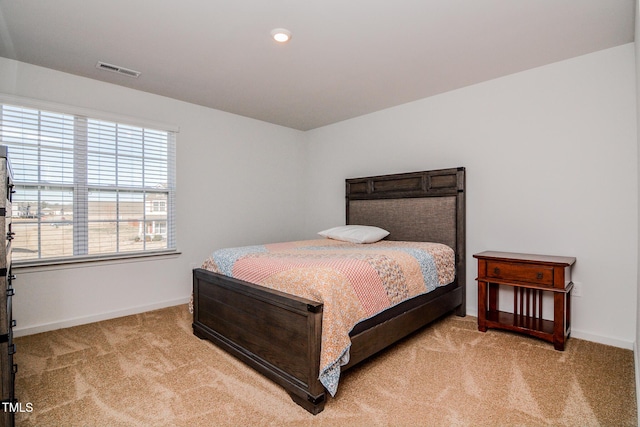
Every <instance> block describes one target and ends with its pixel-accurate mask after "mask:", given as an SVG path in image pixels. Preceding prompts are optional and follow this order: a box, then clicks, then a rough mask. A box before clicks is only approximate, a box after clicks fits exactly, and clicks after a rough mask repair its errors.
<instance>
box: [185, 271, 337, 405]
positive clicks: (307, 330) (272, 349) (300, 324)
mask: <svg viewBox="0 0 640 427" xmlns="http://www.w3.org/2000/svg"><path fill="white" fill-rule="evenodd" d="M193 298H194V301H193V302H194V305H193V306H194V313H193V332H194V334H195V335H196V336H198V337H200V338H205V339H208V340H210V341H212V342H213V343H214V344H216V345H218V346H219V347H220V348H222V349H224V350H226V351H227V352H229V353H230V354H232V355H234V356H235V357H237V358H238V359H240V360H242V361H243V362H245V363H246V364H247V365H249V366H251V367H253V368H254V369H256V370H257V371H258V372H260V373H262V374H263V375H265V376H266V377H268V378H270V379H271V380H272V381H274V382H276V383H277V384H280V385H281V386H282V387H284V389H285V390H286V391H287V392H288V393H289V394H290V395H291V397H292V398H293V400H294V401H295V402H296V403H298V404H299V405H300V406H302V407H303V408H305V409H306V410H307V411H309V412H311V413H312V414H317V413H319V412H320V411H322V410H323V409H324V404H325V389H324V387H323V386H322V384H321V383H320V381H319V380H318V377H319V369H320V342H321V327H322V304H319V303H317V302H314V301H311V300H307V299H305V298H299V297H296V296H293V295H288V294H284V293H282V292H278V291H275V290H271V289H267V288H263V287H260V286H256V285H253V284H250V283H247V282H243V281H240V280H235V279H232V278H229V277H224V276H220V275H218V274H216V273H212V272H210V271H207V270H203V269H194V270H193Z"/></svg>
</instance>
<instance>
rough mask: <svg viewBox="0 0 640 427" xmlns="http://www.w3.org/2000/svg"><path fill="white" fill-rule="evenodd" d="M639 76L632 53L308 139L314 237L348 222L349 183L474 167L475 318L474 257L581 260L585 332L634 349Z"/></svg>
mask: <svg viewBox="0 0 640 427" xmlns="http://www.w3.org/2000/svg"><path fill="white" fill-rule="evenodd" d="M634 67H635V65H634V45H633V44H627V45H624V46H620V47H616V48H613V49H608V50H604V51H600V52H597V53H593V54H590V55H586V56H582V57H578V58H574V59H571V60H567V61H563V62H559V63H555V64H551V65H548V66H544V67H541V68H537V69H533V70H529V71H526V72H522V73H518V74H514V75H510V76H507V77H503V78H500V79H496V80H492V81H489V82H485V83H482V84H478V85H474V86H470V87H467V88H463V89H460V90H456V91H452V92H449V93H445V94H442V95H438V96H434V97H431V98H427V99H423V100H420V101H417V102H413V103H410V104H406V105H402V106H399V107H395V108H391V109H388V110H384V111H381V112H378V113H374V114H370V115H367V116H363V117H359V118H356V119H352V120H348V121H345V122H342V123H338V124H335V125H331V126H326V127H323V128H320V129H316V130H313V131H310V132H307V133H306V134H305V135H304V137H305V139H306V141H307V145H308V151H307V156H308V160H307V161H308V163H309V167H308V171H309V172H308V174H307V179H308V182H307V186H308V188H313V189H314V192H313V193H312V194H311V195H310V197H309V198H308V200H307V201H306V204H307V207H306V213H307V217H306V218H307V225H306V229H307V233H308V234H309V235H312V234H313V232H315V231H317V230H320V229H323V228H326V227H329V226H332V225H335V224H339V223H343V222H344V196H343V191H344V179H345V178H349V177H357V176H366V175H377V174H385V173H396V172H407V171H418V170H425V169H434V168H448V167H457V166H464V167H466V169H467V259H468V264H467V278H468V281H467V289H468V292H467V295H468V297H467V309H468V313H470V314H473V315H475V314H477V291H476V289H477V288H476V283H475V280H474V279H475V277H476V273H477V269H476V264H475V262H474V261H475V259H474V258H473V257H472V255H473V254H474V253H477V252H480V251H483V250H502V251H513V252H525V253H542V254H553V255H567V256H575V257H576V258H577V262H576V264H575V266H574V269H573V273H574V274H573V279H574V281H575V282H580V283H582V286H583V296H582V297H574V298H573V316H572V318H573V333H572V335H573V336H575V337H582V338H586V339H591V340H595V341H600V342H605V343H609V344H613V345H618V346H622V347H626V348H632V346H633V342H634V341H635V339H636V326H635V323H636V312H637V307H636V305H637V303H636V301H637V286H638V285H637V284H638V280H637V278H638V268H637V264H638V176H637V171H638V156H637V151H638V143H637V135H636V126H635V123H636V97H635V80H634V79H635V76H634ZM390 84H392V83H391V82H390Z"/></svg>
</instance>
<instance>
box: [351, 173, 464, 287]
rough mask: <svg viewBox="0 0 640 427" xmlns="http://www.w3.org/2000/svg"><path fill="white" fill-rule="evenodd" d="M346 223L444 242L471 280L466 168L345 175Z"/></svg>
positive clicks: (461, 281) (460, 278) (394, 237)
mask: <svg viewBox="0 0 640 427" xmlns="http://www.w3.org/2000/svg"><path fill="white" fill-rule="evenodd" d="M346 185H347V188H346V205H347V218H346V219H347V224H360V225H375V226H378V227H381V228H384V229H385V230H387V231H389V236H388V237H387V239H389V240H402V241H421V242H437V243H444V244H446V245H448V246H449V247H451V248H453V250H454V251H455V253H456V272H457V274H456V277H457V280H458V284H459V286H461V287H462V288H463V289H464V287H465V286H466V275H465V267H466V265H465V263H466V257H465V253H466V245H465V242H466V233H465V225H466V211H465V168H463V167H459V168H452V169H439V170H432V171H423V172H411V173H401V174H394V175H380V176H371V177H365V178H352V179H347V180H346Z"/></svg>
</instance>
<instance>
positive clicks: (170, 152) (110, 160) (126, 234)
mask: <svg viewBox="0 0 640 427" xmlns="http://www.w3.org/2000/svg"><path fill="white" fill-rule="evenodd" d="M1 108H2V115H1V116H0V125H1V127H0V137H1V143H2V144H4V145H7V146H8V147H9V150H8V151H9V159H10V162H11V165H12V169H13V173H14V183H15V193H14V195H13V209H12V211H13V212H12V231H14V232H15V240H13V242H12V252H13V259H14V260H16V261H20V260H33V259H47V258H68V257H76V256H87V255H88V256H92V255H105V254H107V255H108V254H124V253H133V252H145V251H156V250H167V249H175V235H174V224H173V223H174V220H173V197H174V181H175V178H174V174H175V171H174V151H175V147H174V138H175V136H174V135H173V134H172V133H171V132H167V131H158V130H151V129H145V128H141V127H135V126H130V125H124V124H119V123H113V122H107V121H102V120H95V119H91V118H87V117H83V116H77V115H66V114H59V113H50V112H44V111H41V110H36V109H29V108H24V107H16V106H10V105H2V106H1Z"/></svg>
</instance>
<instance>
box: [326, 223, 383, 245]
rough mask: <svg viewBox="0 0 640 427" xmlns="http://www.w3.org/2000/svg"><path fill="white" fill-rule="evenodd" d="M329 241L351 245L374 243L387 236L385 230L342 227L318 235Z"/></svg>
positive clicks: (369, 227) (367, 226)
mask: <svg viewBox="0 0 640 427" xmlns="http://www.w3.org/2000/svg"><path fill="white" fill-rule="evenodd" d="M318 234H319V235H321V236H323V237H328V238H329V239H334V240H342V241H343V242H351V243H374V242H377V241H378V240H382V239H384V238H385V237H387V236H388V235H389V232H388V231H387V230H383V229H382V228H379V227H373V226H371V225H342V226H340V227H333V228H329V229H328V230H324V231H321V232H319V233H318Z"/></svg>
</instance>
